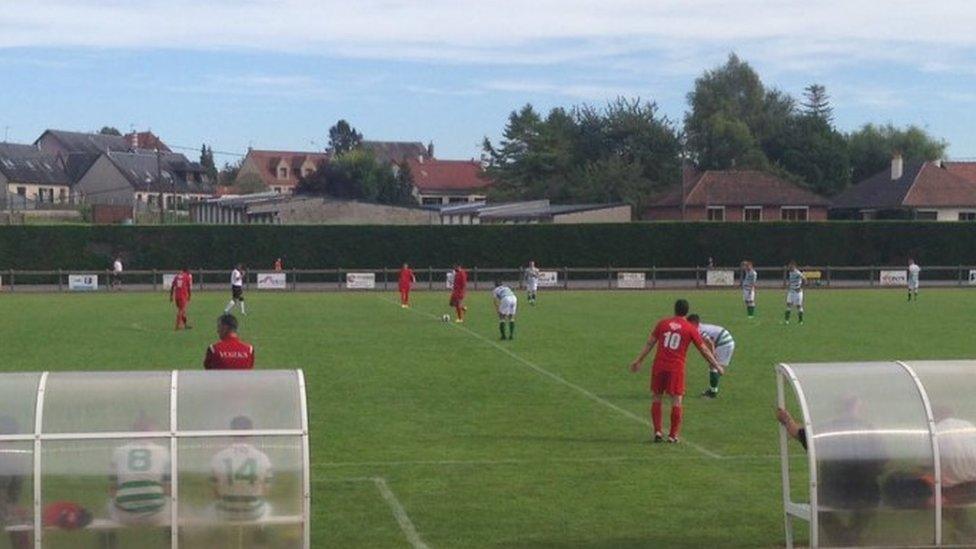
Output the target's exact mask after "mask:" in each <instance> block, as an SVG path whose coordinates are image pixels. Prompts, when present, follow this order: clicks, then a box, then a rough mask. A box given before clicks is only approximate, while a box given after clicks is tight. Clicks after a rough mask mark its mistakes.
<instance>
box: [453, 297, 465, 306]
mask: <svg viewBox="0 0 976 549" xmlns="http://www.w3.org/2000/svg"><path fill="white" fill-rule="evenodd" d="M462 302H464V296H463V295H451V307H460V306H461V303H462Z"/></svg>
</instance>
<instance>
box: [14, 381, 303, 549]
mask: <svg viewBox="0 0 976 549" xmlns="http://www.w3.org/2000/svg"><path fill="white" fill-rule="evenodd" d="M242 416H243V417H246V418H247V419H248V420H249V421H246V422H244V423H243V424H242V423H241V422H239V421H237V422H235V418H240V417H242ZM307 417H308V415H307V403H306V396H305V380H304V374H303V372H302V371H301V370H257V371H190V370H186V371H138V372H38V373H10V374H0V476H6V477H11V476H16V477H20V478H22V479H24V480H26V482H25V483H24V484H25V485H26V486H27V488H26V489H24V492H25V493H24V494H23V495H22V496H21V499H22V500H24V501H29V502H30V504H27V505H25V507H32V508H33V519H32V520H31V519H27V518H26V517H25V520H24V521H23V524H21V525H20V526H17V525H12V524H11V523H12V522H13V521H12V519H11V518H10V517H6V519H5V518H4V517H3V514H2V513H0V526H3V527H5V528H6V529H7V530H8V531H16V530H18V529H20V530H23V531H32V532H33V536H34V544H35V547H42V546H43V545H42V543H43V540H44V539H45V537H46V536H48V535H49V534H50V528H49V525H42V520H41V518H42V512H43V509H44V507H45V506H46V505H48V504H49V503H51V502H52V501H55V500H61V499H65V498H68V497H71V496H72V495H73V494H71V493H57V490H58V486H59V485H61V484H65V483H64V482H61V481H63V479H64V478H65V477H71V478H72V479H75V478H78V479H92V481H93V482H97V483H99V484H100V485H101V486H100V489H99V492H100V494H102V496H101V497H102V500H103V501H104V500H105V498H106V496H104V494H105V493H106V490H105V485H106V484H108V483H109V481H108V480H107V479H108V478H109V476H110V472H111V471H110V469H111V467H112V466H114V462H115V458H114V457H112V456H113V455H115V454H113V452H116V451H117V450H118V449H119V448H120V447H123V446H125V445H126V444H137V445H138V444H139V443H140V441H141V442H142V443H144V445H150V446H149V447H150V448H160V449H161V450H159V452H160V455H164V456H166V458H167V461H168V463H167V465H168V468H169V470H168V471H164V473H165V475H166V481H167V482H168V483H169V485H170V486H171V488H170V489H169V491H170V494H169V497H168V500H169V501H168V502H167V507H168V510H169V513H168V514H169V517H168V519H169V520H167V521H164V523H163V524H162V526H163V527H165V528H168V529H169V530H170V531H171V532H172V536H170V537H171V542H170V539H167V540H166V546H167V547H172V548H176V547H196V546H200V547H205V546H206V545H207V543H208V542H206V541H201V542H200V543H198V544H194V543H192V542H190V543H186V542H185V541H180V540H181V538H183V539H184V540H186V539H190V538H192V536H183V535H177V534H178V532H181V531H183V530H184V529H185V528H197V529H200V528H201V527H212V528H218V527H220V526H221V522H226V517H225V518H223V519H222V518H219V517H216V516H215V518H212V519H209V522H207V521H206V520H202V519H201V518H200V517H203V516H206V513H204V512H203V511H202V510H201V509H200V508H201V507H204V506H206V505H207V502H206V501H204V500H206V499H211V500H212V499H213V497H214V496H213V495H212V494H211V492H212V490H213V488H212V487H211V486H210V484H211V483H213V482H216V481H214V480H211V479H212V478H215V477H216V476H217V472H216V467H217V465H214V464H215V463H217V461H216V458H214V456H215V455H216V454H217V452H219V451H220V450H222V449H225V448H229V447H231V446H233V445H235V444H239V445H249V447H250V448H254V449H256V451H257V452H259V453H260V454H262V455H264V456H266V457H267V459H265V458H261V460H263V461H267V462H269V463H270V465H268V466H267V467H266V468H267V469H269V470H268V472H267V476H268V477H269V478H272V475H271V469H273V470H274V474H273V479H274V480H273V482H274V483H275V484H280V485H281V489H279V490H276V489H275V488H276V486H274V485H272V486H273V487H272V488H271V489H269V490H268V492H269V494H268V495H267V497H268V498H269V499H274V502H273V504H269V505H268V508H269V509H274V513H273V514H271V513H270V512H269V513H268V516H265V517H263V518H262V519H260V521H258V522H260V525H261V527H262V528H266V527H267V526H268V525H272V526H275V525H277V526H282V527H284V526H289V527H293V528H294V529H295V531H294V532H292V533H290V534H289V535H288V539H289V540H290V544H286V545H287V546H289V547H309V546H310V540H309V516H310V488H309V485H310V480H309V442H308V419H307ZM110 463H111V465H110ZM46 479H57V480H52V481H51V482H45V480H46ZM79 482H81V484H83V482H82V481H79ZM184 489H185V492H186V493H185V494H184V495H182V496H181V493H180V492H181V491H182V490H184ZM92 490H95V488H94V487H93V488H92ZM79 493H82V490H80V489H79V490H77V492H76V494H75V495H77V494H79ZM103 507H104V505H101V506H100V505H99V504H98V503H96V504H91V505H88V506H86V509H88V510H89V511H91V512H92V514H93V515H94V516H95V517H96V519H95V520H94V521H93V522H92V523H91V525H90V527H91V528H97V529H106V530H108V529H121V528H124V527H125V525H120V524H119V523H118V522H117V521H113V520H111V519H109V518H102V517H103V516H105V515H106V513H105V512H104V508H103ZM0 511H2V509H0ZM109 514H111V513H109ZM4 520H6V524H4V522H3V521H4ZM28 523H29V527H28V526H27V524H28ZM235 524H236V525H237V527H238V528H244V527H245V526H246V524H244V523H243V522H237V523H235ZM170 525H177V527H175V528H174V527H171V526H170ZM0 535H2V534H0ZM241 535H243V534H241ZM156 537H157V538H158V537H160V536H158V535H157V536H156ZM150 546H151V544H150Z"/></svg>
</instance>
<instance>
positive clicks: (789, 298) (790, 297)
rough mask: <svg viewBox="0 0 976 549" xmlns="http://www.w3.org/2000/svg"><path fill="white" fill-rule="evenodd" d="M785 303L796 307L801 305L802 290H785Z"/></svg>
mask: <svg viewBox="0 0 976 549" xmlns="http://www.w3.org/2000/svg"><path fill="white" fill-rule="evenodd" d="M786 305H787V306H789V305H793V306H796V307H802V306H803V290H790V291H788V292H786Z"/></svg>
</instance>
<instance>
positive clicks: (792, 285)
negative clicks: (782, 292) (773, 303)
mask: <svg viewBox="0 0 976 549" xmlns="http://www.w3.org/2000/svg"><path fill="white" fill-rule="evenodd" d="M787 267H788V269H789V272H788V273H787V280H786V287H787V290H786V314H785V315H784V317H783V322H784V323H786V324H789V323H790V312H791V311H792V309H794V308H796V316H797V319H798V320H799V323H800V324H803V282H804V280H805V279H804V278H803V272H802V271H800V269H799V268H798V267H797V266H796V261H790V263H789V265H788V266H787Z"/></svg>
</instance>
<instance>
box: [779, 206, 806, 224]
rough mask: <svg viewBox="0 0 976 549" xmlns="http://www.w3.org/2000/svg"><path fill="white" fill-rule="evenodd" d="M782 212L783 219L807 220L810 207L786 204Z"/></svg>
mask: <svg viewBox="0 0 976 549" xmlns="http://www.w3.org/2000/svg"><path fill="white" fill-rule="evenodd" d="M780 212H781V217H782V219H783V221H806V220H807V216H808V212H809V208H807V207H806V206H785V207H783V208H782V209H781V210H780Z"/></svg>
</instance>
